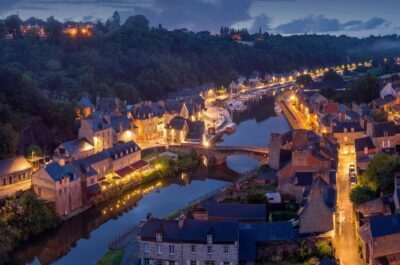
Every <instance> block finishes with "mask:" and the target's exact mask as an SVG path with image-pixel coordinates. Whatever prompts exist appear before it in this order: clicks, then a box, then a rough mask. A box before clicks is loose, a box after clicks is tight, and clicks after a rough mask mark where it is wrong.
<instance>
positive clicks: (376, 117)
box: [372, 111, 388, 122]
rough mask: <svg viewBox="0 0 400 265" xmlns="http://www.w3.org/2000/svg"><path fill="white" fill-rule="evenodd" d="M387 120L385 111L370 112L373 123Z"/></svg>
mask: <svg viewBox="0 0 400 265" xmlns="http://www.w3.org/2000/svg"><path fill="white" fill-rule="evenodd" d="M387 118H388V114H387V112H386V111H374V112H372V119H373V121H375V122H382V121H386V120H387Z"/></svg>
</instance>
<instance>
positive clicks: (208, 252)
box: [207, 246, 212, 254]
mask: <svg viewBox="0 0 400 265" xmlns="http://www.w3.org/2000/svg"><path fill="white" fill-rule="evenodd" d="M211 253H212V246H207V254H211Z"/></svg>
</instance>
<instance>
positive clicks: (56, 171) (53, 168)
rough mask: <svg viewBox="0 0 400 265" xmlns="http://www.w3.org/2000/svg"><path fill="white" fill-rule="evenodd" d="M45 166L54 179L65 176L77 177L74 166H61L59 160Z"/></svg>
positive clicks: (72, 178) (73, 178)
mask: <svg viewBox="0 0 400 265" xmlns="http://www.w3.org/2000/svg"><path fill="white" fill-rule="evenodd" d="M43 168H44V170H45V171H46V172H47V174H49V176H50V177H51V178H52V179H53V180H54V181H58V180H60V179H62V178H63V177H70V179H71V180H75V179H77V177H76V176H75V174H74V170H73V168H72V167H71V166H69V165H65V166H61V165H60V164H58V162H56V161H53V162H51V163H49V164H47V165H45V166H44V167H43Z"/></svg>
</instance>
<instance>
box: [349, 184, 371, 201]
mask: <svg viewBox="0 0 400 265" xmlns="http://www.w3.org/2000/svg"><path fill="white" fill-rule="evenodd" d="M374 198H376V192H375V191H374V190H373V189H371V188H370V187H368V186H365V185H358V186H356V187H354V188H353V189H352V190H351V192H350V201H351V202H352V203H353V204H355V205H359V204H362V203H364V202H367V201H370V200H372V199H374Z"/></svg>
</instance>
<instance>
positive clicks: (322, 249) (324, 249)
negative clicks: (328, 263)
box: [315, 239, 333, 258]
mask: <svg viewBox="0 0 400 265" xmlns="http://www.w3.org/2000/svg"><path fill="white" fill-rule="evenodd" d="M315 247H316V249H317V253H318V256H319V257H321V258H322V257H333V247H332V243H331V242H330V241H329V240H326V239H321V240H318V241H317V242H316V243H315Z"/></svg>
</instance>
